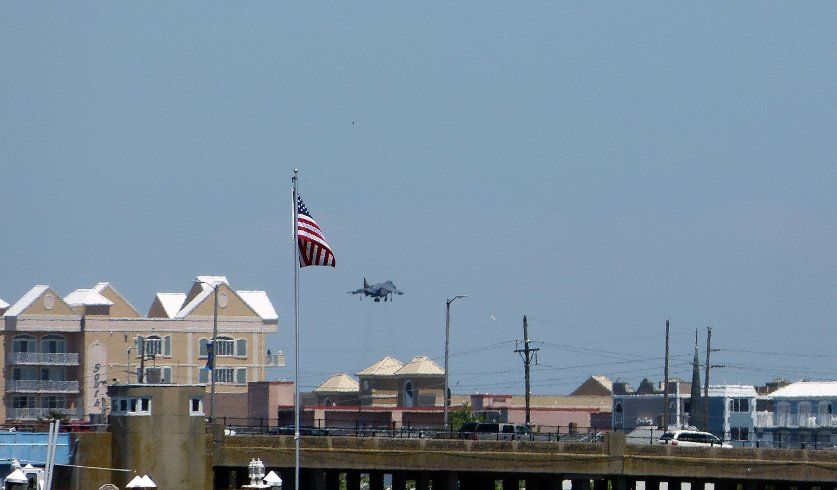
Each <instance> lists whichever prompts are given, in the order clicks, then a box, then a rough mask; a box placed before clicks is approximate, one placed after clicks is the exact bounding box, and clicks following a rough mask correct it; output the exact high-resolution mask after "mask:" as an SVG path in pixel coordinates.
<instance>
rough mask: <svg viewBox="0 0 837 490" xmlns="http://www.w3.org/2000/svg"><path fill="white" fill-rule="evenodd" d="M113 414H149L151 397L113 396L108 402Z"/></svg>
mask: <svg viewBox="0 0 837 490" xmlns="http://www.w3.org/2000/svg"><path fill="white" fill-rule="evenodd" d="M110 409H111V413H112V414H113V415H151V398H150V397H147V396H141V397H115V398H112V399H111V403H110Z"/></svg>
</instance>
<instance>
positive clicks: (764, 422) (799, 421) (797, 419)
mask: <svg viewBox="0 0 837 490" xmlns="http://www.w3.org/2000/svg"><path fill="white" fill-rule="evenodd" d="M756 427H766V428H770V427H787V428H797V427H801V428H818V427H837V415H835V414H830V413H823V414H798V413H775V412H756Z"/></svg>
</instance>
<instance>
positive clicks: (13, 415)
mask: <svg viewBox="0 0 837 490" xmlns="http://www.w3.org/2000/svg"><path fill="white" fill-rule="evenodd" d="M56 414H59V415H65V416H67V417H78V415H79V410H78V409H77V408H10V409H9V410H8V411H7V412H6V419H8V420H39V419H46V418H50V417H52V416H54V415H56Z"/></svg>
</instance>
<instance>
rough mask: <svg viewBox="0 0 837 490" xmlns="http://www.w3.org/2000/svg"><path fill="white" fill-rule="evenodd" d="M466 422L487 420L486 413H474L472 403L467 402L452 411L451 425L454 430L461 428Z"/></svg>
mask: <svg viewBox="0 0 837 490" xmlns="http://www.w3.org/2000/svg"><path fill="white" fill-rule="evenodd" d="M465 422H485V414H483V413H474V410H473V409H472V408H471V404H470V403H468V402H465V403H463V404H462V406H461V407H457V408H455V409H453V410H451V412H450V426H451V428H452V429H453V430H459V428H460V427H462V424H464V423H465Z"/></svg>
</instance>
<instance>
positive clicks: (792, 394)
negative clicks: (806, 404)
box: [770, 381, 837, 399]
mask: <svg viewBox="0 0 837 490" xmlns="http://www.w3.org/2000/svg"><path fill="white" fill-rule="evenodd" d="M770 397H771V398H773V399H776V398H832V399H833V398H837V381H797V382H796V383H791V384H789V385H787V386H784V387H782V388H779V389H778V390H776V391H774V392H773V393H771V394H770Z"/></svg>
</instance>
